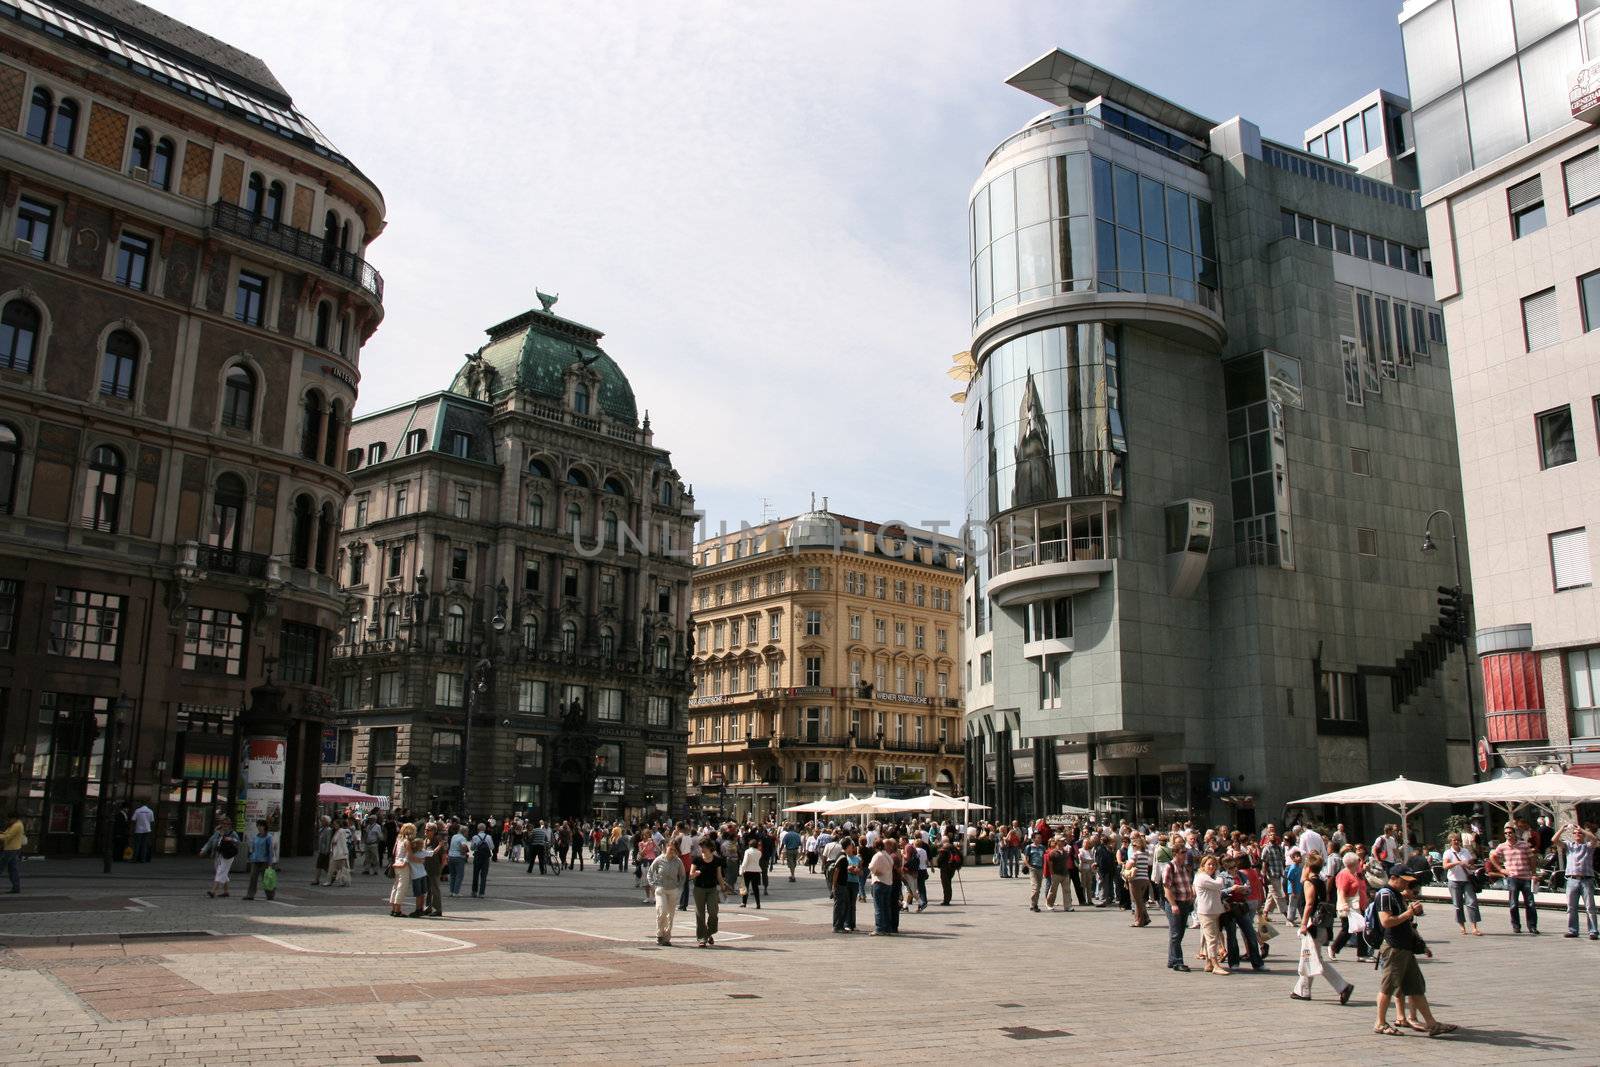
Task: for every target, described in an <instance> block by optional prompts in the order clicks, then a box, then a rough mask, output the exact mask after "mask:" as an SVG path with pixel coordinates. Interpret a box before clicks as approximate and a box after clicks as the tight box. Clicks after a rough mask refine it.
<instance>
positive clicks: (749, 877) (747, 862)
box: [739, 837, 761, 911]
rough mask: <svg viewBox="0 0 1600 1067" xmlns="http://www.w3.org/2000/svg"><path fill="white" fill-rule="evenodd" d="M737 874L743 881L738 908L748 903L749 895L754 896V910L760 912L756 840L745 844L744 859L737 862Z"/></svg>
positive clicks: (759, 875) (759, 880) (758, 856)
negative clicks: (752, 894) (742, 890)
mask: <svg viewBox="0 0 1600 1067" xmlns="http://www.w3.org/2000/svg"><path fill="white" fill-rule="evenodd" d="M739 874H740V876H741V877H742V878H743V879H744V892H742V893H740V894H739V907H741V908H742V907H744V906H745V905H746V904H748V903H750V894H751V893H754V894H755V895H756V910H757V911H760V910H761V849H760V848H759V847H758V846H757V845H756V839H755V838H753V837H752V838H750V839H749V841H747V842H746V843H745V850H744V857H743V858H742V859H740V860H739Z"/></svg>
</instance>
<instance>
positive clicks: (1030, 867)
mask: <svg viewBox="0 0 1600 1067" xmlns="http://www.w3.org/2000/svg"><path fill="white" fill-rule="evenodd" d="M1022 869H1023V870H1024V871H1026V872H1028V878H1029V879H1030V880H1031V881H1032V883H1033V895H1032V896H1031V897H1030V898H1029V899H1028V910H1029V911H1038V910H1039V886H1040V885H1042V884H1043V883H1044V834H1042V833H1039V832H1038V831H1035V832H1034V835H1033V839H1032V840H1031V841H1029V842H1028V843H1027V844H1026V845H1023V846H1022Z"/></svg>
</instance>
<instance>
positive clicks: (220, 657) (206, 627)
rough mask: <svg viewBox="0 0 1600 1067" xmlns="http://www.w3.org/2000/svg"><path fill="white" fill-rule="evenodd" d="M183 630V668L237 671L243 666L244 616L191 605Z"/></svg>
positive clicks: (208, 670)
mask: <svg viewBox="0 0 1600 1067" xmlns="http://www.w3.org/2000/svg"><path fill="white" fill-rule="evenodd" d="M186 615H187V617H186V619H185V622H184V631H183V669H184V670H186V671H202V672H204V673H206V674H231V675H237V674H239V672H240V670H241V669H242V667H243V658H244V616H243V615H238V614H235V613H234V612H231V611H221V610H218V609H216V608H199V607H191V608H189V610H188V612H187V613H186Z"/></svg>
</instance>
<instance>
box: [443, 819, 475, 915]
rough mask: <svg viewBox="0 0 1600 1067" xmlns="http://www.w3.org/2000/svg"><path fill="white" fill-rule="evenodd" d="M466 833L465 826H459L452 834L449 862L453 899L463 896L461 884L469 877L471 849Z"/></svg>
mask: <svg viewBox="0 0 1600 1067" xmlns="http://www.w3.org/2000/svg"><path fill="white" fill-rule="evenodd" d="M465 831H466V827H465V826H458V827H456V829H455V831H454V832H453V833H451V834H450V846H449V853H448V857H447V862H448V863H449V864H450V895H451V896H453V897H458V896H460V895H461V883H462V881H464V880H465V879H466V876H467V859H468V854H469V853H470V852H471V848H470V846H468V844H467V835H466V833H465Z"/></svg>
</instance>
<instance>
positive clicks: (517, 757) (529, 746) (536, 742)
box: [512, 734, 544, 771]
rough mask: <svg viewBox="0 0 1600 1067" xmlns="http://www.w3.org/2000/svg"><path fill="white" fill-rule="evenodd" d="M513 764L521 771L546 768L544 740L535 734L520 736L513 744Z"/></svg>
mask: <svg viewBox="0 0 1600 1067" xmlns="http://www.w3.org/2000/svg"><path fill="white" fill-rule="evenodd" d="M512 746H513V747H512V762H513V763H514V764H515V766H516V768H517V770H519V771H536V770H538V769H539V768H541V767H543V766H544V740H543V739H542V738H540V737H538V736H537V735H534V734H518V735H517V738H516V740H515V741H514V742H512Z"/></svg>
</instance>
